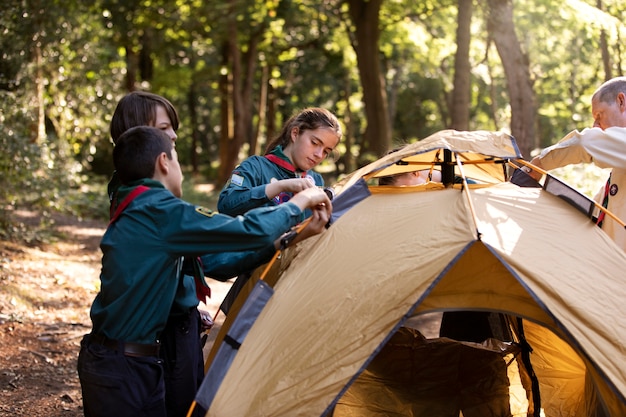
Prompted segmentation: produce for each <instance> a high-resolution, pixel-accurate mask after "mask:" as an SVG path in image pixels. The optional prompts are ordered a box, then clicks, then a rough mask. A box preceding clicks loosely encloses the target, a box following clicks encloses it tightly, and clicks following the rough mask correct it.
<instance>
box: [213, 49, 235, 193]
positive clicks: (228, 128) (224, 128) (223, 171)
mask: <svg viewBox="0 0 626 417" xmlns="http://www.w3.org/2000/svg"><path fill="white" fill-rule="evenodd" d="M229 42H230V40H228V39H226V40H225V41H224V44H223V45H222V67H223V68H227V67H228V64H229V59H230V55H229V49H230V47H229V45H228V44H229ZM230 79H231V74H230V72H228V71H224V72H223V73H222V75H221V76H220V78H219V92H220V140H219V154H220V165H219V168H218V170H217V181H218V182H217V183H218V184H219V185H221V184H225V183H226V179H227V178H228V175H229V173H230V172H229V171H228V165H227V164H226V161H227V160H228V147H229V143H230V142H231V140H232V135H233V118H232V113H233V112H232V109H231V100H232V94H231V81H230Z"/></svg>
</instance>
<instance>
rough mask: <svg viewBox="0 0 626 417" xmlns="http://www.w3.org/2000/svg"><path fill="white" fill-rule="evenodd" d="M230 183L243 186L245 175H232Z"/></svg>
mask: <svg viewBox="0 0 626 417" xmlns="http://www.w3.org/2000/svg"><path fill="white" fill-rule="evenodd" d="M230 183H231V184H235V185H237V186H239V187H241V186H242V185H243V177H242V176H241V175H238V174H233V175H232V176H231V177H230Z"/></svg>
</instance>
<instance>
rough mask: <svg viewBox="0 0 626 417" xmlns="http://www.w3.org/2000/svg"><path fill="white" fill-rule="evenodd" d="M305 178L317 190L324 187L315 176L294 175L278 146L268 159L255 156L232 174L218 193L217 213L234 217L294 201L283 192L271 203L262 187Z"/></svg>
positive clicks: (289, 194) (304, 216)
mask: <svg viewBox="0 0 626 417" xmlns="http://www.w3.org/2000/svg"><path fill="white" fill-rule="evenodd" d="M305 177H309V178H310V179H312V180H313V182H314V183H315V185H317V186H318V187H322V186H323V185H324V179H323V178H322V176H321V175H320V174H318V173H317V172H315V171H313V170H309V171H306V172H302V171H296V169H295V167H294V166H293V165H292V163H291V161H290V160H289V158H288V157H287V156H286V155H285V154H284V153H283V148H282V146H277V147H276V148H275V149H274V150H272V152H270V153H269V154H268V155H265V156H257V155H254V156H251V157H249V158H247V159H246V160H244V161H243V162H242V163H241V164H240V165H239V166H238V167H237V168H235V169H234V170H233V173H232V175H231V177H230V179H229V181H228V183H227V184H226V185H225V186H224V189H223V190H222V192H221V193H220V196H219V200H218V202H217V210H218V211H219V212H220V213H225V214H230V215H231V216H236V215H238V214H243V213H245V212H247V211H248V210H250V209H253V208H255V207H262V206H274V205H278V204H281V203H284V202H286V201H289V199H290V198H291V197H293V194H292V193H285V192H283V193H280V194H279V195H277V196H276V197H274V198H273V199H271V200H270V199H268V198H267V195H266V194H265V186H266V185H267V184H269V183H271V182H274V181H279V180H285V179H290V178H305ZM310 215H311V212H310V210H308V209H307V210H305V213H304V215H303V217H302V219H301V220H304V219H305V218H307V217H309V216H310Z"/></svg>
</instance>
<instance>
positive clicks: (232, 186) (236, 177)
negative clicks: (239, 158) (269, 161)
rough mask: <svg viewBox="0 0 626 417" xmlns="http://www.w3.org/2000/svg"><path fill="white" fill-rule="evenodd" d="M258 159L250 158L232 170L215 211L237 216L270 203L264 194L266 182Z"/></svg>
mask: <svg viewBox="0 0 626 417" xmlns="http://www.w3.org/2000/svg"><path fill="white" fill-rule="evenodd" d="M258 158H259V157H250V158H248V159H246V160H245V161H243V162H242V163H241V164H240V165H239V166H238V167H237V168H235V169H234V170H233V172H232V173H231V176H230V179H229V180H228V183H227V184H226V185H225V186H224V189H222V191H221V193H220V196H219V199H218V201H217V211H219V212H220V213H223V214H228V215H231V216H237V215H241V214H244V213H245V212H247V211H248V210H251V209H253V208H257V207H261V206H264V205H266V204H268V203H270V200H269V199H268V198H267V195H266V194H265V186H266V185H267V182H266V181H265V176H264V174H263V167H262V166H261V164H260V163H259V161H258Z"/></svg>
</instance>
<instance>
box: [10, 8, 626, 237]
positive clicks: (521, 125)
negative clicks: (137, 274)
mask: <svg viewBox="0 0 626 417" xmlns="http://www.w3.org/2000/svg"><path fill="white" fill-rule="evenodd" d="M0 11H1V14H0V53H1V54H2V60H1V61H0V105H1V108H0V146H1V147H2V152H1V153H0V170H1V174H2V175H1V176H0V202H1V204H0V237H3V238H7V239H10V238H12V237H15V236H17V235H19V236H20V237H21V238H24V236H25V234H24V230H23V229H22V227H21V225H20V224H18V223H17V221H16V220H15V218H14V217H13V215H12V214H13V213H15V212H16V211H17V210H19V209H22V208H29V209H33V208H34V209H37V210H40V212H41V213H43V216H41V218H40V221H41V223H42V224H44V225H45V223H46V222H47V221H51V220H50V219H51V218H52V216H51V215H50V213H51V212H53V211H62V212H65V213H69V214H71V215H74V216H77V217H100V218H106V216H107V208H108V202H107V199H106V193H105V184H106V182H107V180H108V178H109V176H110V174H111V172H112V160H111V154H112V142H111V140H110V136H109V130H108V127H109V122H110V119H111V115H112V113H113V110H114V108H115V105H116V103H117V101H118V100H119V99H120V98H121V97H122V96H123V95H124V94H126V93H127V92H129V91H132V90H136V89H141V90H149V91H152V92H154V93H157V94H160V95H163V96H165V97H167V98H168V99H169V100H170V101H172V103H173V104H174V105H175V107H176V108H177V109H178V111H179V114H180V118H181V127H180V129H179V132H178V136H179V140H178V142H177V148H178V151H179V157H180V159H181V164H182V165H183V166H184V170H185V173H186V183H187V187H186V191H185V192H186V195H185V197H186V199H188V200H190V201H192V202H197V203H200V204H204V205H207V201H214V200H211V198H213V199H214V197H215V196H214V195H210V194H211V190H213V193H214V192H215V191H216V190H217V191H219V189H220V188H221V187H222V185H223V184H224V183H225V181H226V180H227V178H228V176H229V173H230V172H231V170H232V169H233V168H234V166H235V165H236V164H237V163H238V162H239V161H241V160H242V159H243V158H245V157H246V156H248V155H251V154H259V153H262V152H263V147H264V145H265V143H266V142H267V141H268V138H272V137H273V136H274V135H276V134H277V133H278V131H279V130H280V128H281V126H282V123H283V122H284V121H285V120H286V118H288V117H289V116H290V115H291V114H293V113H294V112H297V111H298V110H299V109H301V108H304V107H307V106H322V107H326V108H328V109H330V110H332V111H333V112H334V113H336V114H337V116H338V117H339V119H340V121H341V123H342V126H343V129H344V132H345V135H344V139H343V140H342V142H341V144H340V145H339V148H338V151H339V154H340V157H339V158H338V159H337V160H328V161H325V162H324V163H323V164H322V165H321V166H320V171H321V172H322V173H323V174H324V175H325V177H326V179H327V182H328V183H332V182H333V181H334V180H336V179H337V178H339V177H340V176H341V175H342V174H345V173H348V172H351V171H353V170H354V169H356V168H358V167H360V166H362V165H364V164H366V163H368V162H370V161H371V160H373V159H375V158H377V157H378V156H380V155H382V154H384V153H385V152H386V151H387V150H389V149H390V148H391V147H393V146H395V145H396V144H398V143H405V142H412V141H416V140H419V139H422V138H425V137H427V136H428V135H430V134H432V133H434V132H437V131H439V130H442V129H448V128H453V129H458V130H502V131H506V132H508V133H511V134H512V135H513V136H514V137H515V138H516V140H517V142H518V145H519V147H520V149H521V151H522V153H523V155H524V156H525V157H526V158H530V156H531V155H532V154H533V152H534V151H535V150H537V149H540V148H543V147H545V146H548V145H550V144H552V143H554V142H556V141H557V140H558V139H560V138H561V137H562V136H564V135H565V134H566V133H567V132H568V131H570V130H572V129H576V128H578V129H582V128H584V127H587V126H590V125H591V124H592V117H591V114H590V99H591V94H592V93H593V91H594V89H595V88H597V87H598V86H599V85H600V84H601V83H602V82H603V81H604V80H606V79H608V78H611V77H614V76H617V75H622V74H623V72H624V71H623V69H624V68H623V67H624V65H625V64H624V62H623V60H624V58H622V57H623V56H624V54H625V51H624V50H623V48H622V40H623V39H624V38H625V37H626V28H625V27H624V25H623V24H622V21H624V20H625V19H624V17H625V13H626V2H623V1H621V0H619V1H618V0H604V1H602V0H565V1H560V2H554V1H551V0H486V1H472V0H441V1H432V0H425V1H413V0H265V1H258V0H257V1H253V0H93V1H89V2H85V1H79V0H5V1H3V2H2V5H1V6H0ZM564 175H565V176H566V178H567V176H568V175H570V178H571V181H572V182H573V183H574V185H575V186H577V187H578V188H580V189H582V190H583V191H584V192H587V193H591V192H592V191H591V188H592V187H593V186H589V187H590V188H589V189H587V188H586V187H587V185H586V184H588V182H585V181H584V177H585V176H589V175H591V176H592V180H593V177H594V176H598V175H599V174H597V173H595V172H594V173H592V174H589V173H588V171H587V170H586V169H585V170H584V172H583V171H576V172H574V173H573V174H572V173H571V172H570V173H569V174H568V173H567V172H565V173H564ZM198 184H210V185H211V187H209V188H205V189H204V190H208V191H207V192H204V191H202V189H198V188H193V186H194V185H198ZM188 190H192V191H191V192H189V191H188ZM193 190H195V192H194V191H193ZM198 190H200V191H198Z"/></svg>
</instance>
